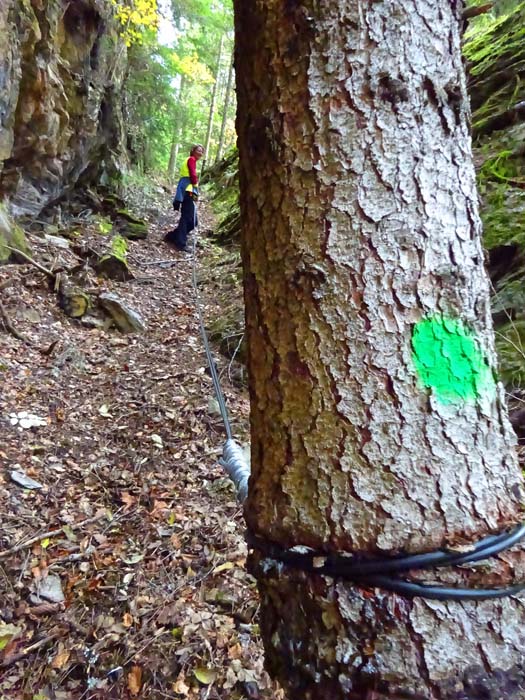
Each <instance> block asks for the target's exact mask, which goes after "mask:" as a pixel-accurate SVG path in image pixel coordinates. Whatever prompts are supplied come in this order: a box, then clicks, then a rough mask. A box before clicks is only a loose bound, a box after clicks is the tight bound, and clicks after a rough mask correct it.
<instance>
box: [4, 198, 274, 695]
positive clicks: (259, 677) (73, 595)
mask: <svg viewBox="0 0 525 700" xmlns="http://www.w3.org/2000/svg"><path fill="white" fill-rule="evenodd" d="M162 204H163V205H165V202H163V203H162ZM200 209H201V211H200V216H201V218H202V220H203V221H204V224H205V226H206V225H210V224H212V223H213V222H212V219H211V216H210V215H209V214H208V212H207V211H206V209H205V205H204V204H202V205H200ZM172 224H173V222H172V221H171V217H170V219H168V218H167V217H164V218H162V217H161V220H160V223H153V224H152V225H151V226H150V236H149V238H148V239H147V240H145V241H139V242H133V241H130V242H129V258H130V267H131V268H132V272H133V279H131V280H129V281H127V282H117V281H113V280H105V279H96V280H95V281H94V284H95V285H97V286H98V287H99V288H100V289H101V290H103V291H107V292H109V293H118V296H119V297H120V298H122V299H123V300H124V301H125V303H127V304H129V306H130V307H131V308H133V309H134V310H136V311H137V312H138V313H139V314H140V316H141V317H142V318H144V319H145V321H146V325H147V331H146V332H144V333H141V334H133V335H123V334H121V333H120V332H119V331H118V330H117V329H115V328H108V327H107V325H103V324H98V325H95V326H93V327H91V326H85V325H83V324H82V322H79V321H77V320H72V319H70V318H68V317H67V316H65V315H64V314H63V313H62V311H61V310H60V309H59V308H58V307H57V304H56V298H55V297H54V295H53V294H52V292H51V291H50V290H49V286H48V285H47V281H46V279H45V277H44V276H43V275H42V274H41V273H40V272H39V271H38V270H37V269H35V268H34V267H32V266H31V265H16V266H15V265H7V266H4V267H2V268H0V283H2V282H3V281H5V280H7V279H8V278H12V279H13V280H14V283H13V284H9V286H6V288H5V289H3V290H2V292H1V293H2V302H3V304H4V306H5V308H6V309H7V311H8V313H9V315H10V318H12V319H14V320H15V321H16V325H17V328H19V329H20V331H21V333H23V335H24V337H25V338H27V339H28V340H29V341H30V343H31V344H29V343H27V344H25V343H23V342H22V341H21V340H19V339H17V338H15V337H13V336H12V335H11V334H8V333H4V332H2V329H0V382H1V383H2V392H1V394H0V423H1V429H2V435H3V439H2V443H1V444H0V503H1V506H0V520H1V522H2V529H1V532H0V600H1V601H2V603H1V607H0V697H4V696H5V697H9V698H13V700H19V699H20V700H26V699H28V700H34V699H35V698H38V700H46V699H49V700H51V698H53V699H54V700H66V699H67V700H99V699H100V700H102V699H104V698H115V699H130V698H137V697H140V698H144V699H148V700H149V699H151V700H157V699H158V700H161V699H163V698H174V699H178V698H188V699H189V700H197V699H199V700H208V699H209V700H222V699H226V698H228V700H236V699H239V700H240V699H241V698H260V699H261V700H279V699H280V698H282V697H283V695H282V692H281V691H280V690H279V689H278V688H276V687H275V686H274V685H273V684H272V682H271V681H270V679H269V678H268V676H267V675H266V673H265V672H264V670H263V652H262V643H261V639H260V635H259V625H258V617H257V613H258V601H257V592H256V587H255V582H254V580H253V579H252V578H251V577H250V576H249V575H248V574H247V572H246V570H245V567H244V564H245V557H246V553H247V552H246V546H245V543H244V540H243V528H244V523H243V517H242V510H241V508H240V507H239V505H238V504H237V502H236V500H235V494H234V492H233V488H232V486H231V484H230V482H229V481H228V479H227V478H225V475H224V473H223V471H222V469H221V468H220V466H219V465H218V461H217V460H218V457H219V455H220V452H221V449H222V445H223V442H224V439H225V437H224V433H223V428H222V423H221V419H220V416H218V415H217V411H216V410H214V409H215V404H214V395H213V388H212V382H211V378H210V377H209V375H208V373H207V371H206V365H205V360H204V352H203V349H202V345H201V341H200V330H199V326H198V318H197V314H196V310H195V306H194V302H193V292H192V287H191V270H192V268H191V257H190V256H188V255H181V254H179V253H176V252H172V251H171V250H170V249H168V247H167V246H166V245H165V244H164V243H163V242H162V238H163V234H164V232H165V229H166V228H167V226H170V225H172ZM163 228H164V230H163ZM201 228H205V227H201ZM79 235H80V236H81V237H82V241H81V242H82V244H84V245H91V244H92V243H95V242H96V238H97V236H100V233H99V232H97V231H96V230H95V228H94V227H93V228H92V229H91V230H90V228H89V225H88V224H86V226H85V227H83V229H82V231H81V232H80V234H79ZM30 238H31V243H32V245H33V246H34V247H33V250H34V255H35V259H37V260H40V261H41V262H42V264H44V265H45V264H48V261H47V260H46V248H45V246H46V245H47V242H46V241H45V240H41V239H36V238H35V239H33V237H30ZM211 247H212V244H211V243H210V242H209V241H208V240H206V239H199V243H198V246H197V249H198V256H199V265H200V271H199V276H200V278H201V279H202V280H203V283H205V279H206V275H207V272H206V270H205V265H206V258H207V253H208V252H209V251H210V249H211ZM62 252H64V251H62V250H61V253H62ZM64 254H68V253H67V251H65V252H64ZM213 255H214V260H216V258H217V251H216V250H214V251H213ZM39 256H40V257H39ZM157 259H160V260H163V261H168V262H169V261H172V262H173V264H170V265H169V266H167V265H159V266H153V265H152V264H151V263H152V261H155V260H157ZM214 298H215V297H214V295H213V294H211V295H209V296H207V295H206V292H205V291H204V293H203V312H204V315H205V317H206V316H207V315H208V313H209V314H215V315H216V316H217V314H218V313H219V310H218V309H217V308H216V306H217V304H216V301H215V305H214ZM28 311H31V313H28ZM48 346H49V348H51V349H52V350H51V351H49V352H48V353H47V354H44V353H42V352H39V351H38V347H40V348H42V347H48ZM216 360H217V364H218V365H219V368H220V369H221V368H222V369H224V368H225V367H226V365H227V364H228V361H227V360H222V359H221V358H220V357H219V356H218V355H217V356H216ZM222 376H223V390H224V393H225V397H226V401H227V404H228V410H229V413H230V417H231V421H232V427H233V431H234V434H235V437H236V438H237V439H239V440H240V441H244V442H245V441H246V440H247V432H248V400H247V396H246V393H245V392H244V391H243V389H242V388H239V386H234V385H233V384H230V383H229V382H228V379H227V374H226V373H224V372H223V375H222Z"/></svg>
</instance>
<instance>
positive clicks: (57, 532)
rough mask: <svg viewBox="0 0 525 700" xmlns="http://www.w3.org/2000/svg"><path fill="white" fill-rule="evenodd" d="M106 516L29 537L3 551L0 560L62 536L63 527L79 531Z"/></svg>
mask: <svg viewBox="0 0 525 700" xmlns="http://www.w3.org/2000/svg"><path fill="white" fill-rule="evenodd" d="M106 515H107V513H106V512H105V511H104V512H103V513H99V514H98V515H95V516H94V517H93V518H88V519H87V520H81V521H80V522H79V523H74V524H73V525H64V526H63V527H59V528H57V529H56V530H48V531H47V532H41V533H40V534H39V535H36V536H35V537H31V538H30V539H29V540H26V541H25V542H19V543H18V544H15V545H14V546H13V547H10V548H9V549H4V551H3V552H0V559H5V557H8V556H9V555H10V554H16V552H20V551H21V550H22V549H25V548H26V547H30V546H31V545H32V544H35V542H40V540H44V539H47V538H50V537H56V535H62V534H64V528H65V527H67V528H69V529H70V530H73V531H75V530H81V529H82V528H83V527H84V526H85V525H91V524H92V523H96V522H97V521H98V520H102V518H105V517H106Z"/></svg>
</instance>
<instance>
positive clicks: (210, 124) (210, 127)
mask: <svg viewBox="0 0 525 700" xmlns="http://www.w3.org/2000/svg"><path fill="white" fill-rule="evenodd" d="M223 44H224V34H222V35H221V40H220V43H219V53H218V56H217V70H216V71H215V82H214V83H213V91H212V93H211V104H210V114H209V117H208V128H207V130H206V141H205V145H204V158H203V163H202V168H201V172H204V168H205V167H206V164H207V162H208V156H209V152H210V143H211V134H212V130H213V118H214V116H215V102H216V100H217V88H218V85H219V76H220V73H221V60H222V47H223Z"/></svg>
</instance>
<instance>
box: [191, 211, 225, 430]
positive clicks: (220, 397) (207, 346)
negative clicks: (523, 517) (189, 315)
mask: <svg viewBox="0 0 525 700" xmlns="http://www.w3.org/2000/svg"><path fill="white" fill-rule="evenodd" d="M193 231H194V233H193V250H192V258H193V270H192V275H191V276H192V281H193V293H194V294H195V306H196V307H197V314H198V315H199V324H200V328H201V336H202V342H203V343H204V350H205V352H206V359H207V360H208V366H209V368H210V374H211V379H212V382H213V388H214V389H215V395H216V397H217V403H218V404H219V409H220V412H221V416H222V422H223V423H224V430H225V431H226V437H227V438H228V440H232V439H233V436H232V429H231V425H230V420H229V418H228V410H227V408H226V402H225V401H224V394H223V393H222V389H221V385H220V383H219V376H218V374H217V368H216V366H215V361H214V359H213V355H212V354H211V350H210V344H209V342H208V336H207V334H206V328H205V327H204V318H203V316H202V309H201V300H200V295H199V287H198V285H197V255H196V250H197V205H195V226H194V229H193Z"/></svg>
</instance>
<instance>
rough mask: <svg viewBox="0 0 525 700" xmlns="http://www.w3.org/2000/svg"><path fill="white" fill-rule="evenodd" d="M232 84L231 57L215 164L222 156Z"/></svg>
mask: <svg viewBox="0 0 525 700" xmlns="http://www.w3.org/2000/svg"><path fill="white" fill-rule="evenodd" d="M232 83H233V56H232V60H231V62H230V70H229V71H228V82H227V84H226V95H225V96H224V109H223V112H222V122H221V133H220V136H219V145H218V146H217V155H216V156H215V162H216V163H217V162H218V161H219V160H220V159H221V158H222V154H223V149H224V132H225V130H226V122H227V121H228V108H229V106H230V97H231V93H232Z"/></svg>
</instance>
